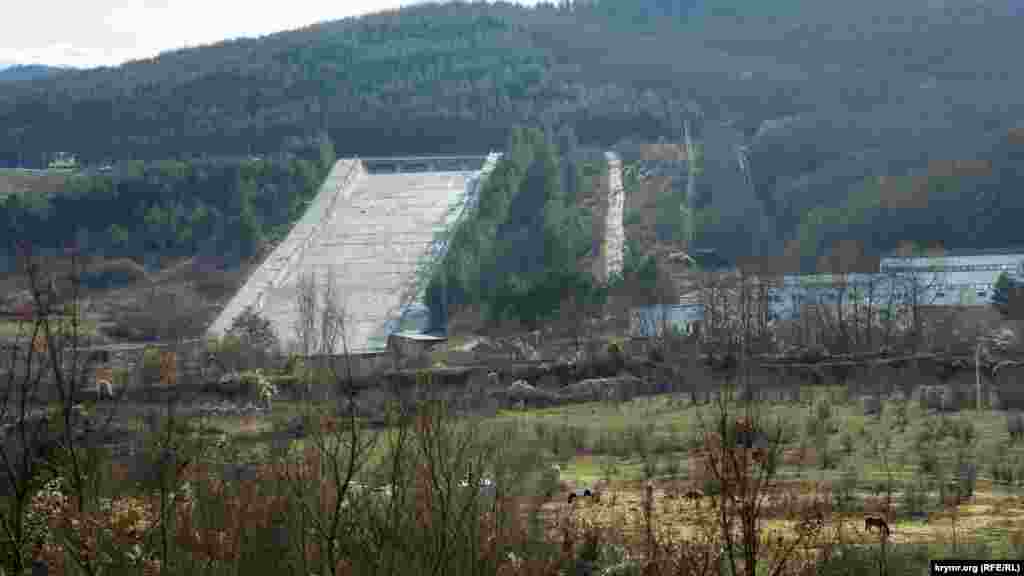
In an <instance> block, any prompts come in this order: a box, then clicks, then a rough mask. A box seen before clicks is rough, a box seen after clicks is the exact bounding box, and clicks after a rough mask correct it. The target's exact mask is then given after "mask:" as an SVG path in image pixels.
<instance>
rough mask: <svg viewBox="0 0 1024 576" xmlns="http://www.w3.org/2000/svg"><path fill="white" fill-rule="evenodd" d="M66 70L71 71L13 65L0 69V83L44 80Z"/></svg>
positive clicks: (39, 66)
mask: <svg viewBox="0 0 1024 576" xmlns="http://www.w3.org/2000/svg"><path fill="white" fill-rule="evenodd" d="M67 70H71V68H66V67H61V66H46V65H44V64H15V65H13V66H8V67H6V68H0V82H14V81H18V80H34V79H36V78H46V77H49V76H53V75H54V74H58V73H60V72H64V71H67Z"/></svg>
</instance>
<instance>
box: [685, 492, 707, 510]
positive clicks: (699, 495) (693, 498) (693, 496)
mask: <svg viewBox="0 0 1024 576" xmlns="http://www.w3.org/2000/svg"><path fill="white" fill-rule="evenodd" d="M683 498H686V499H687V500H689V501H690V502H694V503H696V504H697V507H698V508H699V507H700V501H701V500H702V499H703V498H704V493H703V492H701V491H700V490H697V489H696V488H691V489H689V490H687V491H686V493H684V494H683Z"/></svg>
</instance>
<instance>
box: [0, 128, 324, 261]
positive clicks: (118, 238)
mask: <svg viewBox="0 0 1024 576" xmlns="http://www.w3.org/2000/svg"><path fill="white" fill-rule="evenodd" d="M334 160H335V154H334V149H333V144H332V143H331V141H330V139H329V138H327V137H323V138H320V139H317V140H311V141H308V142H307V143H306V146H305V147H304V148H302V147H299V148H292V149H291V150H289V151H287V152H284V153H281V154H278V155H275V156H273V157H268V158H250V159H244V160H218V159H213V158H205V159H204V158H200V159H193V160H187V161H182V160H174V159H167V160H161V161H157V162H142V161H131V162H126V163H123V164H121V165H119V166H118V167H117V169H116V170H115V171H113V172H111V173H109V174H96V175H76V176H73V177H72V178H71V179H70V180H69V181H68V183H67V185H66V186H65V189H64V190H63V191H61V192H60V193H58V194H55V195H53V196H52V197H47V196H43V195H28V194H13V195H10V196H8V197H7V198H6V199H5V200H4V201H3V202H2V203H0V214H2V216H0V219H2V220H3V221H4V222H5V223H6V224H7V226H6V227H5V231H4V237H3V238H2V240H3V241H4V243H5V245H7V246H12V245H13V244H14V242H15V241H21V242H31V243H33V244H36V245H40V246H64V245H68V244H69V243H74V244H75V245H76V246H77V247H78V249H79V250H81V251H82V252H83V253H88V254H95V255H103V256H105V257H108V258H132V259H136V260H143V259H145V258H146V257H147V256H149V255H159V256H172V257H173V256H192V255H196V254H209V255H218V256H221V257H227V259H228V260H229V261H235V262H238V261H240V260H244V259H248V258H251V257H252V256H253V255H255V254H256V253H257V252H258V251H259V250H260V248H261V247H262V246H263V244H264V243H266V242H268V241H270V242H273V241H277V240H280V239H283V237H284V236H285V235H287V233H288V230H289V227H290V225H291V224H292V223H293V222H294V221H295V220H297V219H298V218H299V217H300V216H301V215H302V213H303V211H304V210H305V207H306V206H305V203H306V202H307V201H308V200H311V199H312V198H313V197H314V196H315V195H316V193H317V190H318V188H319V186H320V183H321V182H322V181H323V179H324V177H326V175H327V173H328V172H329V171H330V169H331V167H332V166H333V164H334Z"/></svg>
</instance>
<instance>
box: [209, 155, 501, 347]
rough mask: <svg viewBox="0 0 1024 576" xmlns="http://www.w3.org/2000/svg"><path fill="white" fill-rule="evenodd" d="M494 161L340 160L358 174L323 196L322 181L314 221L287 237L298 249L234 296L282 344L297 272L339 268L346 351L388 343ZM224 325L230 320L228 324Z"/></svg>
mask: <svg viewBox="0 0 1024 576" xmlns="http://www.w3.org/2000/svg"><path fill="white" fill-rule="evenodd" d="M496 161H497V155H491V156H490V157H488V160H487V162H486V163H484V166H483V168H481V169H477V170H468V171H467V170H463V171H447V172H414V173H389V174H369V173H367V172H366V170H365V167H364V166H363V164H362V163H361V162H359V161H358V160H356V161H350V162H355V164H354V165H353V166H352V167H350V168H348V169H345V170H340V169H339V168H338V167H337V166H336V167H335V172H339V173H351V174H354V176H349V177H342V178H339V180H338V181H337V184H332V185H331V186H337V185H338V184H341V188H343V189H344V190H343V192H341V193H335V194H334V196H333V199H326V200H323V201H321V198H320V196H324V195H325V194H326V195H328V196H331V190H332V188H331V186H327V185H325V190H323V191H322V192H321V193H320V195H318V197H317V201H316V202H314V204H313V205H312V206H311V207H310V212H312V211H313V210H314V209H317V210H319V212H318V213H317V215H315V216H309V213H307V216H309V219H308V222H307V221H306V220H307V218H306V217H304V218H303V221H304V222H300V223H299V225H297V226H296V228H295V230H293V232H292V234H290V235H289V237H288V240H287V241H286V243H291V244H293V245H294V246H297V247H298V248H297V249H296V250H295V251H294V252H286V253H285V254H283V255H282V260H281V263H279V264H277V265H273V264H271V262H270V261H269V260H268V263H267V264H266V265H265V266H264V267H265V268H267V269H268V270H267V273H266V274H265V275H264V276H261V277H260V278H256V276H255V275H254V278H253V279H251V280H250V281H249V282H247V284H246V286H245V287H244V288H243V289H242V292H240V294H239V296H238V297H236V299H238V300H239V301H240V302H242V301H254V302H257V303H258V308H259V310H260V312H261V313H262V314H263V315H264V316H265V317H267V318H268V319H269V320H270V321H271V323H272V324H273V327H274V330H275V332H276V333H277V334H278V337H279V338H280V339H281V340H282V342H286V343H287V342H295V341H296V340H297V337H296V329H295V327H296V325H297V323H298V314H297V302H296V300H297V294H298V289H297V287H298V284H299V281H300V279H301V278H303V277H309V276H313V277H315V278H316V280H317V283H318V284H319V285H320V287H321V290H322V288H323V287H324V286H326V284H327V281H328V276H329V274H330V273H331V272H332V271H333V274H334V277H335V286H336V288H337V291H338V292H337V297H338V300H337V301H338V302H340V304H341V305H342V306H343V308H344V310H345V313H346V318H345V320H346V345H347V347H348V349H349V350H350V351H352V352H368V351H376V350H381V349H383V348H384V347H385V345H386V341H387V336H388V334H389V333H390V332H391V331H393V330H395V329H396V328H397V323H398V320H399V318H400V317H401V316H402V313H403V311H404V310H405V309H406V308H407V307H408V306H409V305H410V304H412V303H414V302H416V301H417V300H419V299H420V298H421V296H422V293H421V292H422V288H423V286H422V285H421V283H420V282H418V280H419V278H420V276H419V275H418V274H417V272H418V270H419V269H420V268H421V267H422V266H423V265H424V264H426V263H427V262H429V261H430V259H431V258H432V257H435V256H436V255H438V254H439V253H440V252H441V250H443V246H441V245H439V244H438V242H437V240H438V238H439V237H443V236H444V234H443V232H445V231H446V230H448V229H450V228H451V227H452V226H454V225H455V224H456V222H457V221H458V219H459V218H460V217H461V214H462V213H463V209H464V207H465V206H466V205H467V204H469V203H470V202H472V201H473V200H472V198H473V196H474V195H475V192H476V190H477V189H478V186H479V184H480V182H481V180H482V178H483V177H484V176H485V175H486V173H487V172H489V170H490V169H491V168H492V167H493V165H494V163H495V162H496ZM339 164H341V162H339ZM333 175H334V172H332V176H333ZM345 183H348V185H347V186H346V185H345ZM330 202H333V203H334V207H333V208H329V207H328V206H330ZM314 222H316V223H317V224H315V225H314V224H312V223H314ZM304 227H305V228H306V229H303V228H304ZM292 236H297V238H296V239H295V240H294V241H293V239H292ZM261 272H262V268H261ZM250 285H251V286H250ZM243 293H245V294H243ZM321 293H322V292H321ZM243 308H244V305H243ZM237 309H238V310H239V311H240V310H241V309H242V308H237ZM232 312H233V311H229V310H225V315H227V314H229V313H232ZM233 313H237V312H233ZM225 315H222V316H225ZM218 320H220V319H218ZM227 325H230V321H229V320H226V319H225V320H224V321H223V322H222V323H221V326H227ZM211 331H212V330H211ZM341 345H342V344H341V342H338V343H337V345H336V347H335V353H338V352H341Z"/></svg>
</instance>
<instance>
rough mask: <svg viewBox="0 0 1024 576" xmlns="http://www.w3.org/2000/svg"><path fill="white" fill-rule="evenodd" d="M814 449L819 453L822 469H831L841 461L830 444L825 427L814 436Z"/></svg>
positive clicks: (819, 463)
mask: <svg viewBox="0 0 1024 576" xmlns="http://www.w3.org/2000/svg"><path fill="white" fill-rule="evenodd" d="M814 451H815V452H816V453H817V455H818V465H819V466H821V469H822V470H831V469H832V468H835V467H836V464H838V463H839V462H838V459H837V458H836V454H835V453H834V452H833V451H832V449H831V447H830V445H829V438H828V434H827V433H826V432H825V430H823V429H819V430H818V433H817V434H816V435H815V437H814Z"/></svg>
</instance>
